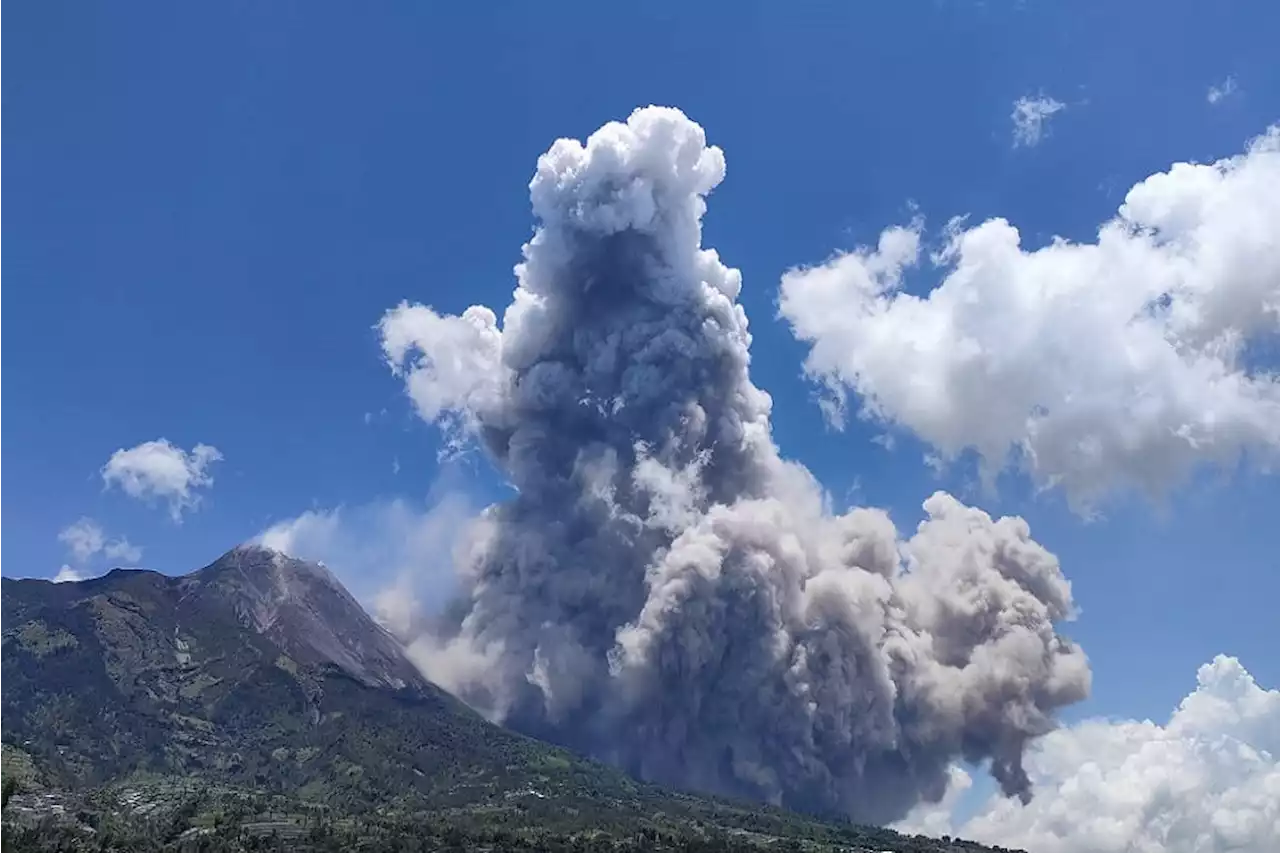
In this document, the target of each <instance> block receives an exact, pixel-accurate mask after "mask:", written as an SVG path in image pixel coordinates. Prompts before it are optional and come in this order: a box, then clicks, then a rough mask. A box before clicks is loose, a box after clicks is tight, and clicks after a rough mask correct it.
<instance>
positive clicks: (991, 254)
mask: <svg viewBox="0 0 1280 853" xmlns="http://www.w3.org/2000/svg"><path fill="white" fill-rule="evenodd" d="M920 243H921V233H920V226H919V224H918V223H915V224H913V225H911V226H908V227H899V228H890V229H888V230H886V231H885V232H884V233H883V234H882V235H881V236H880V241H879V245H878V246H877V247H876V248H874V249H872V248H863V249H859V250H857V251H855V252H852V253H849V254H844V255H840V256H837V257H835V258H833V259H832V260H830V261H828V262H826V263H824V264H822V265H820V266H817V267H812V268H808V269H797V270H792V271H790V272H788V273H787V274H786V275H785V276H784V277H783V280H782V287H781V298H780V309H781V313H782V315H783V316H785V317H786V318H787V319H788V320H789V321H790V323H791V326H792V330H793V332H794V334H795V335H796V337H797V338H799V339H800V340H802V341H806V342H808V343H809V344H811V350H810V352H809V355H808V358H807V360H806V363H805V367H806V371H807V373H808V374H809V375H810V376H811V377H813V378H815V379H817V380H819V381H822V382H824V383H825V384H826V386H827V388H828V389H829V390H830V391H831V392H832V394H833V396H834V398H835V400H836V404H837V405H836V408H837V409H839V408H840V407H841V405H842V404H843V402H844V394H845V393H846V392H847V391H849V390H852V391H854V392H856V393H857V394H859V395H861V399H862V413H863V415H864V416H866V417H869V418H872V419H875V420H879V421H883V422H886V423H896V424H898V425H900V426H903V427H906V428H908V429H910V430H912V431H914V432H915V433H916V434H917V435H918V436H919V437H920V438H922V439H923V440H924V441H926V442H928V443H930V444H932V445H933V447H934V448H935V449H936V450H937V451H938V453H939V454H941V456H942V457H943V458H945V459H948V460H950V459H954V458H955V457H956V456H957V455H958V454H959V453H961V452H963V451H965V450H966V449H971V450H974V451H976V452H977V454H978V455H979V457H980V462H981V464H982V468H983V474H984V476H985V477H986V478H987V480H988V482H990V479H991V477H992V476H993V475H994V473H995V472H997V471H999V470H1000V469H1001V468H1003V467H1004V466H1005V465H1006V464H1008V463H1010V462H1011V461H1012V462H1014V463H1015V464H1018V465H1020V466H1022V467H1024V468H1026V469H1027V470H1028V471H1029V472H1030V473H1031V474H1032V476H1033V477H1034V478H1035V480H1036V481H1037V482H1038V484H1039V485H1041V486H1044V487H1052V486H1061V487H1062V488H1063V489H1065V490H1066V493H1067V496H1068V498H1069V499H1070V500H1071V501H1072V503H1073V505H1074V506H1076V507H1077V508H1078V509H1081V510H1082V511H1086V512H1087V511H1090V509H1091V508H1092V505H1093V504H1094V503H1096V502H1097V500H1098V499H1099V498H1101V497H1102V496H1103V495H1104V494H1105V493H1107V492H1109V491H1111V490H1113V489H1119V488H1137V489H1141V490H1144V491H1146V492H1148V493H1149V494H1152V495H1153V496H1154V495H1161V494H1163V493H1164V492H1166V491H1167V489H1168V488H1169V487H1170V486H1172V485H1174V484H1176V483H1178V482H1180V481H1182V480H1183V479H1185V478H1186V477H1187V476H1188V475H1189V474H1190V473H1191V472H1192V471H1193V470H1194V469H1195V468H1196V467H1197V466H1198V465H1201V464H1218V465H1221V466H1224V467H1229V466H1232V465H1234V464H1235V463H1236V462H1237V461H1238V460H1239V459H1240V457H1241V455H1242V454H1245V453H1252V455H1253V458H1254V460H1255V461H1257V462H1259V463H1261V464H1262V465H1266V464H1267V463H1268V462H1269V461H1270V460H1271V459H1274V458H1275V457H1276V456H1277V451H1278V450H1280V381H1278V380H1277V377H1276V375H1275V374H1274V373H1273V372H1268V371H1267V370H1265V369H1263V368H1262V367H1259V366H1258V363H1259V361H1260V360H1261V354H1262V353H1264V352H1265V346H1266V345H1267V342H1268V341H1272V342H1274V341H1275V340H1276V333H1277V331H1280V127H1274V128H1272V129H1271V130H1269V131H1268V132H1267V133H1266V134H1265V135H1263V136H1261V137H1259V138H1258V139H1256V140H1254V141H1253V142H1252V143H1250V145H1249V146H1248V149H1247V151H1246V152H1245V153H1244V154H1242V155H1240V156H1237V157H1234V158H1232V159H1228V160H1223V161H1219V162H1217V163H1213V164H1211V165H1195V164H1189V163H1179V164H1176V165H1174V166H1173V167H1172V168H1170V169H1169V171H1167V172H1163V173H1160V174H1156V175H1152V176H1151V177H1149V178H1147V179H1146V180H1144V181H1142V182H1141V183H1139V184H1137V185H1136V186H1134V187H1133V188H1132V189H1130V190H1129V192H1128V194H1127V196H1126V198H1125V201H1124V204H1123V205H1122V206H1121V207H1120V210H1119V212H1118V214H1117V215H1116V216H1115V217H1114V218H1113V219H1111V220H1109V221H1107V222H1105V223H1104V224H1103V225H1102V226H1101V227H1100V228H1099V231H1098V236H1097V239H1096V241H1094V242H1085V243H1072V242H1069V241H1067V240H1063V239H1055V240H1054V241H1053V242H1052V243H1050V244H1049V245H1047V246H1044V247H1042V248H1039V249H1035V250H1028V249H1025V248H1023V247H1022V246H1021V244H1020V237H1019V234H1018V231H1017V229H1015V228H1014V227H1013V226H1012V225H1010V224H1009V223H1008V222H1007V221H1005V220H1004V219H991V220H988V221H986V222H983V223H982V224H980V225H977V226H974V227H966V226H965V225H964V223H963V222H961V221H958V220H956V221H953V222H952V223H951V224H950V225H949V226H948V228H947V242H946V245H945V247H944V248H943V249H942V250H941V251H940V252H938V253H936V254H935V255H933V262H934V264H936V265H937V266H939V267H941V268H942V269H943V270H944V273H943V275H942V280H941V282H940V283H939V284H938V285H937V286H936V287H935V288H934V289H933V290H932V291H931V292H929V293H927V294H926V295H924V296H916V295H913V294H911V293H907V292H905V290H904V287H903V277H904V272H905V271H906V270H907V269H908V268H910V267H912V266H915V265H916V264H917V263H918V261H919V257H920V254H921V250H920Z"/></svg>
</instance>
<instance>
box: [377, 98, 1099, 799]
mask: <svg viewBox="0 0 1280 853" xmlns="http://www.w3.org/2000/svg"><path fill="white" fill-rule="evenodd" d="M724 174H725V160H724V155H723V153H722V152H721V151H720V149H718V148H716V147H714V146H710V145H708V144H707V142H706V138H705V135H704V133H703V130H702V128H701V127H699V126H698V125H697V124H695V123H694V122H692V121H690V120H689V119H688V118H687V117H685V116H684V115H683V114H682V113H680V112H679V111H678V110H673V109H665V108H657V107H650V108H646V109H641V110H637V111H636V112H635V113H633V114H632V115H631V116H630V117H629V118H628V119H627V121H626V122H625V123H623V122H610V123H609V124H606V125H605V126H604V127H602V128H600V129H599V130H598V131H596V132H595V133H594V134H592V135H591V136H590V137H589V138H588V139H587V140H586V142H585V144H584V143H582V142H579V141H577V140H572V139H561V140H559V141H557V142H556V143H555V144H554V145H552V146H551V148H550V149H549V150H548V151H547V152H546V153H545V154H544V155H543V156H542V157H541V158H539V160H538V166H537V170H536V172H535V175H534V177H533V180H532V182H531V183H530V186H529V189H530V196H531V200H532V203H533V210H534V214H535V216H536V218H537V220H538V227H537V229H536V231H535V233H534V235H533V237H532V239H530V241H529V242H528V243H527V244H526V245H525V246H524V252H523V260H522V261H521V263H519V264H518V265H517V267H516V270H515V272H516V279H517V288H516V290H515V293H514V294H513V298H512V302H511V304H510V305H509V306H507V308H506V310H505V312H504V314H503V317H502V320H501V323H499V320H498V317H497V315H496V313H495V312H494V311H492V310H490V309H489V308H485V307H481V306H475V307H472V308H469V309H467V310H466V311H465V312H464V313H463V314H462V315H461V316H451V315H446V314H443V313H441V312H438V311H436V310H435V309H433V308H430V307H428V306H423V305H416V304H410V303H403V304H401V305H400V306H398V307H396V308H394V309H392V310H390V311H389V312H388V313H387V315H386V316H385V317H384V318H383V320H382V322H381V324H380V329H381V333H382V339H383V348H384V352H385V355H386V357H387V360H388V362H389V364H390V366H391V367H392V369H393V370H394V371H395V372H396V373H397V375H399V376H401V377H402V378H403V380H404V383H405V388H406V391H407V393H408V395H409V396H410V398H411V399H412V401H413V403H414V405H415V407H416V409H417V411H418V413H419V414H421V415H422V417H423V418H425V419H426V420H428V421H432V422H435V423H437V424H441V425H442V426H443V427H444V428H445V429H446V430H447V431H448V433H449V435H450V436H451V440H452V441H455V442H462V441H470V442H475V443H477V444H478V445H479V446H481V447H482V448H483V449H484V450H485V451H486V452H487V454H488V455H489V458H490V459H491V460H492V462H493V463H494V465H495V466H496V468H497V469H498V470H499V471H500V472H501V473H502V475H503V476H504V477H505V478H506V479H507V481H508V483H509V484H510V485H511V486H512V487H513V489H514V496H513V497H511V498H510V499H509V500H506V501H503V502H501V503H498V504H495V505H492V506H490V507H489V508H488V509H487V510H485V511H484V512H483V513H482V514H481V516H480V517H479V518H478V519H477V520H476V521H475V522H474V523H473V524H471V525H470V526H469V527H468V529H467V532H466V535H465V536H464V537H463V538H462V539H461V541H460V544H459V549H458V552H457V564H458V568H459V578H458V582H459V584H460V590H459V594H458V597H457V600H456V601H454V602H453V603H452V604H451V605H450V606H448V607H447V608H445V610H444V611H443V613H442V614H441V618H439V619H437V620H434V621H431V622H429V623H427V624H425V625H424V628H423V632H422V634H421V635H420V636H418V637H416V638H415V639H414V641H413V643H412V645H411V649H410V650H411V653H412V654H413V655H414V657H415V659H416V660H417V661H418V663H419V665H420V666H421V667H422V668H423V670H424V672H426V674H427V675H428V676H429V677H431V678H433V679H434V680H436V681H437V682H439V683H441V684H443V685H444V686H446V687H448V688H450V689H451V690H453V691H454V692H456V693H457V694H459V695H460V696H462V697H463V698H464V699H465V700H466V701H468V702H469V703H471V704H472V705H473V706H474V707H476V708H479V709H480V710H482V711H483V712H485V713H486V714H487V715H489V716H490V717H491V718H493V719H498V720H502V721H503V722H505V723H507V724H508V725H511V726H513V727H515V728H517V729H519V730H522V731H525V732H528V733H531V734H535V735H539V736H542V737H545V738H549V739H552V740H555V741H558V742H560V743H564V744H567V745H570V746H572V747H574V748H576V749H578V750H580V751H584V752H587V753H590V754H592V755H595V756H597V757H599V758H602V759H604V760H608V761H612V762H615V763H617V764H619V765H621V766H623V767H625V768H627V769H629V770H631V771H633V772H635V773H638V774H639V775H641V776H643V777H646V778H649V779H652V780H655V781H660V782H667V783H673V784H676V785H680V786H683V787H693V788H700V789H703V790H708V791H715V792H720V793H726V794H734V795H740V796H750V797H756V798H759V799H764V800H768V801H772V802H776V803H781V804H785V805H791V806H800V807H806V808H825V809H839V810H843V811H844V812H846V813H847V814H849V815H851V816H853V817H856V818H860V819H863V820H870V821H886V820H891V819H894V818H898V817H901V816H902V815H903V814H905V813H906V811H907V810H908V809H909V808H910V807H911V806H912V805H914V804H915V803H916V802H918V801H919V800H921V799H937V798H938V797H940V796H942V794H943V793H944V791H945V789H946V787H947V784H948V781H949V778H950V775H949V774H950V773H951V771H950V769H949V768H950V766H951V764H952V763H953V761H954V760H955V759H957V758H960V757H963V758H966V759H969V760H972V761H986V762H987V766H989V767H990V769H991V772H992V773H993V774H994V776H995V777H996V778H997V779H998V780H999V782H1000V784H1001V786H1002V787H1003V789H1004V790H1005V791H1006V792H1007V793H1009V794H1011V795H1016V796H1018V797H1020V798H1024V799H1025V798H1027V797H1028V796H1029V793H1030V792H1029V786H1028V780H1027V778H1026V775H1025V773H1024V770H1023V766H1022V755H1023V752H1024V750H1025V749H1026V747H1027V745H1028V744H1029V743H1030V742H1032V741H1034V739H1035V738H1037V737H1039V736H1041V735H1043V734H1045V733H1046V732H1048V731H1050V730H1052V729H1053V727H1054V713H1055V711H1056V710H1057V709H1058V708H1060V707H1062V706H1064V705H1066V704H1068V703H1071V702H1074V701H1076V700H1078V699H1080V698H1081V697H1083V696H1084V695H1085V694H1086V693H1087V691H1088V686H1089V669H1088V665H1087V662H1086V660H1085V657H1084V655H1083V653H1082V652H1081V650H1080V649H1079V648H1078V647H1076V646H1075V645H1073V644H1072V643H1071V642H1070V641H1069V640H1067V639H1065V638H1063V637H1062V636H1060V635H1059V634H1058V633H1057V631H1056V625H1057V624H1058V623H1060V622H1062V621H1063V620H1067V619H1070V618H1071V617H1072V615H1073V612H1074V606H1073V603H1072V598H1071V589H1070V585H1069V583H1068V582H1067V581H1066V579H1065V578H1064V577H1063V575H1062V573H1061V571H1060V568H1059V566H1058V562H1057V560H1056V559H1055V558H1054V557H1053V555H1052V554H1050V553H1049V552H1048V551H1046V550H1045V549H1044V548H1043V547H1042V546H1040V545H1039V544H1038V543H1036V542H1035V540H1034V539H1032V538H1031V533H1030V530H1029V528H1028V526H1027V524H1026V523H1025V522H1024V521H1022V520H1021V519H1018V518H999V519H995V518H991V517H990V516H988V515H987V514H985V513H983V512H982V511H980V510H977V509H974V508H972V507H968V506H965V505H964V504H962V503H961V502H960V501H958V500H956V499H955V498H954V497H952V496H951V495H948V494H946V493H943V492H939V493H937V494H935V495H933V496H932V497H930V498H929V499H928V500H926V501H925V502H924V505H923V509H924V515H925V518H924V521H923V522H921V523H920V525H919V526H918V527H917V528H916V529H915V530H914V531H907V532H900V531H899V530H898V529H897V528H896V527H895V525H894V524H893V522H892V521H891V520H890V519H889V517H888V516H887V514H885V513H884V512H882V511H880V510H876V509H862V508H859V509H854V510H851V511H849V512H847V513H844V514H840V515H836V514H833V513H832V512H831V511H830V503H831V501H830V500H829V497H828V496H827V495H826V494H825V492H824V491H823V490H822V489H821V487H820V486H819V484H818V483H817V481H816V480H815V479H814V478H813V477H812V475H811V474H810V473H809V472H808V471H807V470H805V469H804V468H803V467H801V466H799V465H797V464H794V463H791V462H788V461H786V460H784V459H783V458H782V457H781V455H780V453H779V451H778V448H777V447H776V446H775V444H774V442H773V438H772V433H771V426H770V420H769V414H770V408H771V400H770V398H769V396H768V395H767V394H766V393H764V392H763V391H761V390H760V389H758V388H756V387H755V385H754V384H753V383H752V382H751V379H750V376H749V370H748V368H749V363H750V350H749V347H750V341H751V336H750V334H749V332H748V330H747V317H746V314H745V312H744V310H743V308H742V306H741V305H740V304H738V302H737V298H738V294H739V290H740V288H741V285H742V280H741V276H740V274H739V273H738V271H737V270H735V269H732V268H730V267H728V266H726V265H724V264H723V263H721V261H720V258H719V256H718V255H717V254H716V252H715V251H713V250H711V249H706V248H703V246H702V245H701V220H702V216H703V213H704V211H705V209H706V197H707V196H708V194H709V193H710V192H711V191H712V190H713V189H714V188H715V187H716V185H717V184H719V183H720V181H721V180H722V179H723V177H724Z"/></svg>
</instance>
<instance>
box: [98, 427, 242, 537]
mask: <svg viewBox="0 0 1280 853" xmlns="http://www.w3.org/2000/svg"><path fill="white" fill-rule="evenodd" d="M221 459H222V454H221V453H220V452H218V448H216V447H211V446H210V445H207V444H197V445H196V446H195V447H194V448H192V450H191V452H190V453H188V452H187V451H185V450H183V449H182V448H180V447H177V446H175V445H173V444H171V443H170V442H169V441H168V440H167V439H163V438H161V439H158V440H156V441H145V442H143V443H142V444H139V445H138V446H137V447H131V448H129V449H128V450H124V449H120V450H117V451H116V452H115V453H113V454H111V458H110V459H109V460H107V464H106V465H105V466H103V468H102V480H103V482H104V483H105V484H106V485H107V487H108V488H110V487H111V486H113V485H115V486H119V487H120V488H121V489H122V490H123V491H124V493H125V494H127V495H129V496H130V497H134V498H138V499H140V500H154V499H157V498H159V499H162V500H165V501H168V503H169V514H170V515H171V516H172V517H173V520H174V521H181V520H182V513H183V512H184V511H185V510H189V509H194V508H195V507H196V506H197V505H198V504H199V503H200V495H199V494H198V493H197V490H198V489H201V488H208V487H209V486H212V485H213V477H212V475H210V474H209V472H208V468H209V466H210V465H211V464H213V463H214V462H218V461H220V460H221Z"/></svg>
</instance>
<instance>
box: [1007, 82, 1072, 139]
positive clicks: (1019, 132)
mask: <svg viewBox="0 0 1280 853" xmlns="http://www.w3.org/2000/svg"><path fill="white" fill-rule="evenodd" d="M1066 108H1067V105H1066V104H1064V103H1062V101H1059V100H1056V99H1054V98H1050V97H1048V96H1047V95H1043V94H1041V95H1038V96H1036V97H1034V98H1033V97H1028V96H1023V97H1021V98H1018V100H1016V101H1014V102H1013V112H1012V114H1011V115H1010V118H1011V119H1012V120H1013V147H1014V148H1018V147H1022V146H1025V147H1028V148H1031V147H1034V146H1036V145H1039V144H1040V140H1041V139H1043V138H1044V137H1045V125H1046V124H1047V123H1048V121H1049V119H1050V118H1052V117H1053V116H1054V115H1055V114H1057V113H1060V112H1062V111H1063V110H1065V109H1066Z"/></svg>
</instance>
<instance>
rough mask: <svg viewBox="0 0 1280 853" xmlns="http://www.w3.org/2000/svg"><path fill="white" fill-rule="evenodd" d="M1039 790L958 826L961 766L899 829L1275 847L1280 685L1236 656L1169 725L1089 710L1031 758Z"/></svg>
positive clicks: (1116, 844)
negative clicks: (955, 810)
mask: <svg viewBox="0 0 1280 853" xmlns="http://www.w3.org/2000/svg"><path fill="white" fill-rule="evenodd" d="M1028 770H1029V772H1030V774H1031V778H1032V782H1033V784H1034V785H1035V789H1036V790H1037V791H1038V792H1039V795H1038V796H1037V797H1036V798H1035V799H1034V800H1032V801H1031V803H1030V804H1029V805H1026V806H1023V805H1021V804H1020V803H1017V802H1015V801H1012V800H1008V799H1005V798H1002V797H993V798H991V799H990V800H988V801H987V802H986V803H985V805H983V806H980V807H979V809H978V811H977V812H976V813H975V814H974V816H973V817H972V818H970V819H968V820H966V821H963V822H961V823H960V825H958V826H957V825H956V824H955V822H954V821H952V820H951V818H950V815H949V814H948V812H949V808H950V807H953V806H954V804H955V802H956V800H957V799H958V798H959V795H960V794H962V793H963V789H964V788H966V787H968V783H969V778H968V776H967V774H964V773H963V771H959V770H957V771H955V772H954V775H953V790H952V791H951V792H949V793H948V799H947V800H944V802H943V803H942V804H940V805H938V806H924V807H921V808H918V809H917V810H916V811H915V812H913V813H912V814H911V815H910V816H909V817H908V818H907V819H906V820H905V821H903V822H902V824H900V828H902V829H906V830H908V831H917V832H919V831H927V832H929V833H934V834H953V835H959V836H962V837H965V838H972V839H974V840H977V841H982V842H985V843H988V844H1000V845H1005V846H1012V847H1022V848H1025V849H1027V850H1035V851H1039V853H1157V851H1159V853H1216V852H1217V851H1222V853H1226V851H1232V853H1273V851H1275V850H1276V844H1277V839H1280V691H1277V690H1264V689H1262V688H1261V687H1259V686H1258V685H1257V683H1256V682H1255V681H1254V680H1253V678H1252V677H1251V676H1250V675H1249V673H1248V672H1246V671H1245V669H1244V667H1243V666H1241V664H1240V662H1239V661H1238V660H1236V659H1235V658H1232V657H1225V656H1221V655H1220V656H1218V657H1217V658H1215V659H1214V660H1213V662H1212V663H1208V664H1206V665H1204V666H1202V667H1201V668H1200V671H1199V675H1198V685H1197V687H1196V689H1195V691H1194V692H1192V693H1191V694H1190V695H1188V696H1187V697H1186V698H1185V699H1184V700H1183V701H1182V703H1181V705H1180V706H1179V707H1178V708H1177V710H1175V711H1174V712H1173V714H1172V715H1171V716H1170V718H1169V721H1168V722H1167V723H1165V724H1163V725H1160V724H1157V723H1153V722H1151V721H1142V722H1137V721H1133V720H1124V721H1108V720H1089V721H1086V722H1083V723H1080V724H1078V725H1075V726H1072V727H1070V728H1065V729H1060V730H1058V731H1056V732H1053V733H1051V734H1049V735H1047V736H1046V737H1044V738H1043V739H1042V740H1041V741H1040V742H1039V743H1038V744H1037V746H1035V747H1034V748H1033V749H1032V751H1031V753H1030V755H1029V756H1028Z"/></svg>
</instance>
